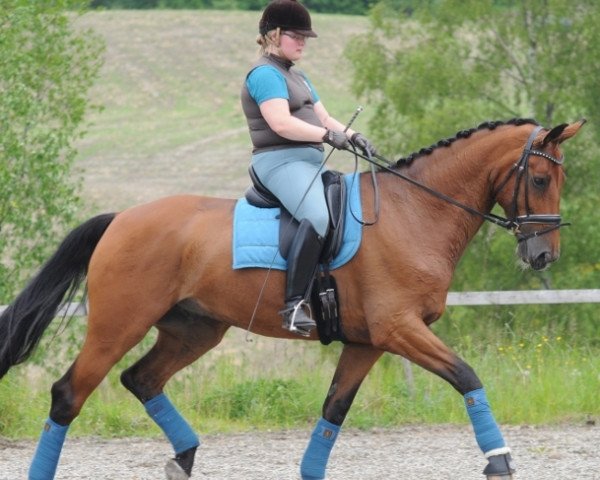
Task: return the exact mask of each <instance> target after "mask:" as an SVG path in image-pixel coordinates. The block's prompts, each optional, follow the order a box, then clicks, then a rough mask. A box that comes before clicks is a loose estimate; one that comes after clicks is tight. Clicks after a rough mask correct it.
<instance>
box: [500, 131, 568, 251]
mask: <svg viewBox="0 0 600 480" xmlns="http://www.w3.org/2000/svg"><path fill="white" fill-rule="evenodd" d="M541 130H542V127H539V126H538V127H536V128H535V129H534V130H533V131H532V132H531V134H530V135H529V139H528V140H527V144H526V145H525V148H524V149H523V153H522V154H521V158H520V159H519V161H518V162H517V163H515V164H514V165H513V167H512V168H511V169H510V171H509V172H508V174H507V175H506V178H505V179H504V180H503V181H502V183H501V184H500V186H499V187H498V188H497V189H496V193H495V195H494V197H496V196H497V195H498V194H499V193H500V192H501V191H502V189H503V188H504V187H505V186H506V184H507V183H508V180H509V179H510V178H511V177H512V176H513V174H514V175H515V176H516V178H515V189H514V191H513V196H512V201H511V206H510V212H511V214H510V217H509V218H508V219H506V220H505V219H502V220H504V221H506V222H508V223H507V225H502V226H505V228H507V229H509V230H511V231H512V232H513V233H514V234H515V236H516V237H517V240H518V241H519V242H523V241H525V240H529V239H530V238H533V237H539V236H540V235H544V234H546V233H550V232H552V231H554V230H557V229H559V228H560V227H563V226H566V225H570V224H569V223H561V216H560V215H558V214H552V213H540V214H534V213H531V209H530V207H529V157H530V156H531V155H535V156H538V157H542V158H545V159H546V160H549V161H551V162H552V163H555V164H556V165H562V164H563V161H564V158H556V157H554V156H552V155H550V154H549V153H546V152H542V151H541V150H535V149H532V148H531V147H532V145H533V142H534V140H535V138H536V137H537V135H538V133H539V132H540V131H541ZM521 184H523V185H524V186H525V214H524V215H518V209H519V207H518V199H519V193H520V190H521ZM523 225H547V228H544V229H542V230H537V231H534V232H532V233H523V232H522V231H521V227H522V226H523Z"/></svg>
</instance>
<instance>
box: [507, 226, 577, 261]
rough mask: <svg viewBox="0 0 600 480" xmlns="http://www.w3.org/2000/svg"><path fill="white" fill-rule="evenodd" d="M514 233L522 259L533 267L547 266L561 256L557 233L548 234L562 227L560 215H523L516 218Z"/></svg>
mask: <svg viewBox="0 0 600 480" xmlns="http://www.w3.org/2000/svg"><path fill="white" fill-rule="evenodd" d="M514 223H515V228H514V230H513V231H514V234H515V236H516V237H517V241H518V247H517V251H518V254H519V257H520V258H521V260H522V261H523V262H524V263H525V264H526V265H528V266H530V267H531V268H532V269H534V270H536V271H539V270H544V269H545V268H547V267H548V266H549V265H550V264H551V263H552V262H555V261H557V260H558V258H559V257H560V245H559V243H558V242H559V239H558V236H557V235H550V236H549V235H547V234H549V233H550V232H554V231H555V230H558V229H559V228H560V227H562V226H565V225H569V224H568V223H561V217H560V215H523V216H520V217H517V218H516V219H515V222H514Z"/></svg>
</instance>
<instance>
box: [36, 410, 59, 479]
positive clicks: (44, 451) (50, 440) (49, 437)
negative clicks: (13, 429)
mask: <svg viewBox="0 0 600 480" xmlns="http://www.w3.org/2000/svg"><path fill="white" fill-rule="evenodd" d="M68 429H69V425H66V426H63V425H59V424H58V423H56V422H53V421H52V420H51V419H50V418H48V420H46V423H45V424H44V430H42V435H41V436H40V441H39V443H38V446H37V449H36V450H35V455H34V456H33V460H32V461H31V466H30V467H29V480H51V479H53V478H54V474H55V473H56V467H57V465H58V458H59V457H60V451H61V450H62V446H63V443H64V442H65V437H66V435H67V430H68Z"/></svg>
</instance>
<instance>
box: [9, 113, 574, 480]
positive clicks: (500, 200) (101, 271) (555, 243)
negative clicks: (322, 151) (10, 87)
mask: <svg viewBox="0 0 600 480" xmlns="http://www.w3.org/2000/svg"><path fill="white" fill-rule="evenodd" d="M583 123H584V120H581V121H579V122H575V123H572V124H562V125H559V126H557V127H554V128H552V129H545V128H542V127H541V126H539V125H538V124H537V122H535V121H533V120H529V119H512V120H509V121H506V122H486V123H483V124H481V125H479V126H478V127H477V128H472V129H470V130H463V131H461V132H459V133H458V134H457V135H456V136H455V137H452V138H449V139H446V140H442V141H440V142H439V143H438V144H435V145H433V146H432V147H429V148H427V149H423V150H421V151H420V152H417V153H416V154H413V155H411V156H409V157H407V158H403V159H400V160H399V161H398V162H396V163H394V164H391V163H390V164H389V166H381V168H379V169H378V171H377V173H376V174H375V175H374V178H375V179H376V181H377V185H378V189H377V192H378V195H379V199H378V200H380V202H379V203H380V216H379V221H378V222H377V223H376V224H374V225H372V226H370V227H368V228H364V231H363V238H362V244H361V246H360V248H359V250H358V252H357V253H356V255H355V256H354V258H352V260H351V261H350V262H349V263H347V264H345V265H344V266H342V267H340V268H339V269H337V270H336V280H337V284H338V286H339V297H340V298H339V300H340V311H341V318H342V320H343V330H344V334H345V338H346V341H345V344H344V347H343V350H342V353H341V356H340V358H339V362H338V365H337V368H336V371H335V374H334V376H333V380H332V383H331V387H330V389H329V392H328V393H327V396H326V399H325V401H324V404H323V408H322V417H321V418H320V419H319V421H318V422H317V425H316V427H315V429H314V431H313V433H312V436H311V438H310V440H309V443H308V446H307V449H306V451H305V453H304V456H303V459H302V462H301V468H300V473H301V476H302V478H303V479H305V480H307V479H322V478H324V477H325V472H326V466H327V463H328V459H329V454H330V451H331V448H332V447H333V444H334V442H335V440H336V438H337V436H338V433H339V431H340V426H341V425H342V423H343V422H344V419H345V418H346V415H347V413H348V411H349V409H350V406H351V405H352V402H353V399H354V397H355V395H356V393H357V391H358V389H359V387H360V385H361V383H362V381H363V379H364V378H365V376H366V375H367V374H368V372H369V370H370V369H371V367H372V366H373V365H374V364H375V362H376V361H377V360H378V359H379V358H380V357H381V355H382V354H383V353H384V352H390V353H392V354H396V355H401V356H403V357H405V358H407V359H408V360H410V361H412V362H414V363H415V364H417V365H419V366H421V367H423V368H424V369H426V370H429V371H430V372H433V373H434V374H436V375H438V376H439V377H441V378H442V379H444V380H446V381H447V382H448V383H450V385H451V386H452V387H454V388H455V389H456V390H457V391H458V393H459V394H461V395H462V396H463V398H464V403H465V408H466V410H467V413H468V416H469V418H470V420H471V423H472V427H473V430H474V434H475V439H476V441H477V443H478V445H479V447H480V448H481V450H482V452H483V453H484V456H485V458H486V459H487V462H488V463H487V464H486V466H485V468H484V471H483V473H484V475H486V476H487V477H488V478H490V479H491V478H494V479H496V478H504V479H507V478H512V474H513V472H514V471H515V469H514V466H513V464H512V460H511V457H510V450H509V447H508V446H507V445H506V443H505V441H504V439H503V437H502V434H501V433H500V429H499V427H498V425H497V423H496V421H495V420H494V417H493V414H492V411H491V408H490V405H489V402H488V401H487V398H486V395H485V390H484V388H483V385H482V383H481V381H480V380H479V378H478V377H477V375H476V374H475V372H474V371H473V369H472V368H471V367H470V366H469V365H467V363H466V362H465V361H463V360H462V359H461V358H459V357H458V356H457V355H456V354H455V353H454V352H453V351H452V350H451V349H449V348H448V347H447V346H446V345H445V344H444V343H443V342H442V341H441V340H440V339H439V338H438V337H437V336H436V335H435V334H434V333H433V332H432V331H431V329H430V328H429V327H430V325H431V324H432V323H433V322H435V321H436V320H437V319H438V318H440V316H441V315H442V313H443V311H444V308H445V303H446V296H447V293H448V289H449V287H450V283H451V280H452V276H453V273H454V270H455V268H456V265H457V263H458V261H459V259H460V258H461V256H462V254H463V252H464V251H465V248H466V247H467V245H468V244H469V242H470V241H471V240H472V238H473V236H474V235H475V234H476V232H477V231H478V229H479V228H480V227H481V225H482V223H483V222H484V221H485V220H486V219H487V220H491V221H494V222H495V223H498V224H500V225H502V226H504V227H506V228H508V229H510V230H512V231H513V232H514V233H515V234H516V236H517V239H518V247H517V252H518V257H519V258H520V260H521V261H522V262H523V263H524V264H526V265H528V266H530V267H531V268H533V269H535V270H541V269H544V268H546V267H547V266H548V265H549V264H550V263H551V262H554V261H555V260H557V259H558V257H559V254H560V251H559V250H560V240H559V227H560V226H561V219H560V215H559V203H560V192H561V189H562V186H563V182H564V178H565V176H564V172H563V155H562V153H561V149H560V145H561V143H562V142H563V141H565V140H567V139H569V138H571V137H572V136H574V135H575V134H576V133H577V132H578V130H579V129H580V127H581V126H582V125H583ZM360 175H361V176H362V175H367V174H366V173H362V174H360ZM398 177H401V178H398ZM374 185H375V184H371V183H369V182H367V181H364V182H361V198H362V207H363V209H364V211H365V212H369V211H373V208H374V206H375V203H376V199H375V197H374V193H375V186H374ZM235 203H236V201H235V200H232V199H217V198H209V197H202V196H195V195H180V196H172V197H167V198H163V199H159V200H156V201H153V202H151V203H147V204H144V205H138V206H134V207H132V208H129V209H127V210H124V211H122V212H120V213H116V214H112V213H111V214H104V215H99V216H96V217H94V218H92V219H90V220H88V221H87V222H85V223H83V224H82V225H80V226H79V227H77V228H76V229H74V230H73V231H72V232H71V233H70V234H69V235H68V236H67V237H66V238H65V239H64V241H63V242H62V244H61V245H60V246H59V248H58V250H57V251H56V252H55V253H54V255H53V256H52V257H51V258H50V259H49V260H48V261H47V262H46V264H45V265H44V266H43V267H42V268H41V270H40V271H39V273H38V274H37V275H36V276H35V277H34V278H33V279H32V280H31V281H30V283H29V284H28V285H27V286H26V287H25V289H24V290H23V291H22V292H21V293H20V294H19V295H18V296H17V298H16V299H15V300H14V301H13V302H12V303H11V305H10V306H9V307H8V308H7V310H6V311H5V312H4V313H3V314H2V316H1V317H0V377H2V376H4V375H5V374H6V372H7V371H8V370H9V368H11V367H12V366H13V365H16V364H18V363H21V362H23V361H25V360H26V359H27V357H28V356H29V355H30V354H31V352H32V351H33V349H34V348H35V347H36V346H37V344H38V342H39V340H40V337H41V335H42V333H43V331H44V330H45V329H46V327H47V326H48V325H49V323H50V322H51V321H52V319H53V318H54V317H55V316H56V312H57V309H58V308H59V306H60V304H61V302H62V301H63V300H64V298H65V296H66V298H67V300H68V299H69V298H70V295H71V294H72V292H73V291H74V289H76V288H77V287H78V286H79V285H80V284H82V283H83V282H84V281H85V280H86V278H87V288H88V301H89V315H88V320H87V321H88V328H87V334H86V338H85V341H84V344H83V346H82V348H81V351H80V353H79V355H78V356H77V358H76V359H75V361H74V363H73V364H72V365H71V367H70V368H69V369H68V371H67V372H66V373H65V375H64V376H63V377H62V378H60V379H59V380H58V381H56V382H55V383H54V384H53V386H52V389H51V396H52V401H51V408H50V413H49V418H48V419H47V420H46V422H45V424H44V428H43V431H42V434H41V436H40V440H39V443H38V446H37V450H36V453H35V455H34V458H33V461H32V463H31V467H30V471H29V478H30V479H35V480H39V479H44V480H47V479H52V478H54V475H55V472H56V469H57V465H58V461H59V456H60V452H61V448H62V445H63V442H64V440H65V436H66V433H67V430H68V428H69V425H70V424H71V422H73V420H74V419H75V418H76V417H77V416H78V415H79V413H80V411H81V409H82V407H83V405H84V403H85V401H86V399H87V398H88V397H89V395H90V394H91V393H92V392H93V391H94V389H96V388H97V387H98V385H99V384H100V382H101V381H102V379H103V378H104V377H105V376H106V375H107V374H108V372H109V370H111V368H112V367H113V366H114V365H115V364H116V363H117V362H118V361H119V360H120V359H121V358H122V357H123V355H124V354H125V353H126V352H128V351H129V350H130V349H132V348H133V347H134V346H135V345H137V344H138V343H139V342H140V341H141V340H142V339H143V338H144V336H145V335H146V334H147V333H148V331H149V330H150V329H151V328H152V327H155V328H157V329H158V337H157V340H156V343H155V345H154V346H153V347H152V348H151V349H150V351H149V352H148V353H147V354H146V355H145V356H143V358H141V359H140V360H139V361H138V362H137V363H135V364H134V365H133V366H131V367H129V368H128V369H126V370H125V371H124V372H123V373H122V375H121V381H122V383H123V385H124V386H125V387H126V388H127V389H128V390H129V391H130V392H131V393H132V394H133V395H134V396H135V397H136V398H137V399H138V400H139V401H140V402H141V403H142V404H143V405H144V407H145V409H146V411H147V412H148V414H149V416H150V417H151V418H152V419H153V420H154V421H155V422H156V423H157V424H158V426H159V427H160V428H161V429H162V430H163V431H164V433H165V435H166V436H167V438H168V440H169V441H170V442H171V444H172V446H173V449H174V452H175V458H173V459H171V460H169V461H168V463H167V465H166V468H165V470H166V475H167V478H168V479H170V480H174V479H175V480H177V479H187V478H189V477H190V476H191V473H192V467H193V463H194V458H195V454H196V449H197V447H198V446H199V438H198V436H197V435H196V433H195V432H194V430H193V429H192V428H191V426H190V425H189V424H188V423H187V422H186V421H185V420H184V419H183V418H182V416H181V415H180V414H179V413H178V411H177V409H176V408H175V406H174V405H173V404H172V403H171V402H170V401H169V399H168V398H167V396H166V395H165V393H164V392H163V389H164V387H165V384H166V383H167V381H168V380H169V379H170V378H171V377H172V376H173V375H174V374H175V373H176V372H177V371H179V370H181V369H182V368H184V367H186V366H187V365H189V364H191V363H192V362H194V361H195V360H197V359H198V358H199V357H201V356H202V355H203V354H205V353H206V352H208V351H209V350H211V349H212V348H214V347H216V346H217V345H218V344H219V342H220V341H221V340H222V338H223V335H224V334H225V332H226V331H227V329H229V328H230V327H231V326H234V327H238V328H242V329H247V328H248V326H249V322H250V319H251V318H253V323H252V332H253V333H256V334H260V335H265V336H269V337H277V338H287V339H294V340H299V339H302V338H300V337H298V336H295V335H293V334H291V333H289V332H287V331H286V330H283V329H282V328H281V320H280V317H279V315H278V310H279V309H280V307H281V299H282V298H283V293H284V292H283V291H284V273H283V272H280V271H273V272H272V273H271V278H270V281H269V282H268V284H267V285H266V289H265V293H264V295H263V296H262V300H261V302H260V303H259V304H258V306H257V308H256V309H255V306H256V302H257V298H258V295H259V291H260V290H261V287H262V286H263V283H264V278H265V271H264V270H261V269H257V268H249V269H242V270H234V269H232V267H231V264H232V252H231V244H232V215H233V211H234V206H235ZM495 204H499V205H500V206H501V207H502V209H503V210H504V212H505V215H506V218H503V217H499V216H496V215H494V214H492V213H491V210H492V208H493V207H494V205H495ZM253 312H254V315H253ZM304 340H307V339H304ZM308 340H317V334H316V332H313V333H312V334H311V336H310V338H308Z"/></svg>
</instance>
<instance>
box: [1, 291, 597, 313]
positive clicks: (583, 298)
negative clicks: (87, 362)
mask: <svg viewBox="0 0 600 480" xmlns="http://www.w3.org/2000/svg"><path fill="white" fill-rule="evenodd" d="M557 303H600V289H589V290H504V291H496V292H450V293H448V299H447V305H448V306H460V305H462V306H481V305H532V304H557ZM4 310H6V306H5V305H0V314H1V313H2V312H3V311H4ZM65 313H66V314H67V315H87V308H86V306H85V304H81V303H69V304H68V305H65V306H64V307H63V308H62V310H61V311H60V312H59V314H60V315H63V314H65Z"/></svg>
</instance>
